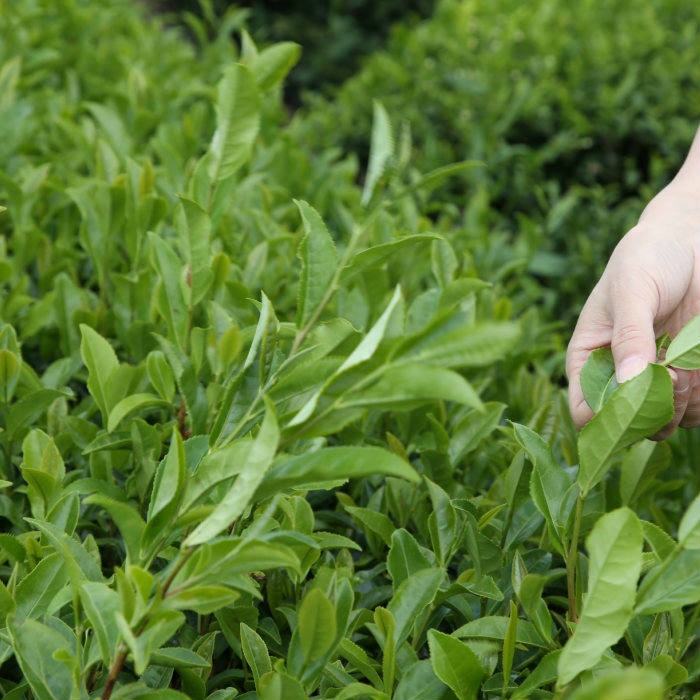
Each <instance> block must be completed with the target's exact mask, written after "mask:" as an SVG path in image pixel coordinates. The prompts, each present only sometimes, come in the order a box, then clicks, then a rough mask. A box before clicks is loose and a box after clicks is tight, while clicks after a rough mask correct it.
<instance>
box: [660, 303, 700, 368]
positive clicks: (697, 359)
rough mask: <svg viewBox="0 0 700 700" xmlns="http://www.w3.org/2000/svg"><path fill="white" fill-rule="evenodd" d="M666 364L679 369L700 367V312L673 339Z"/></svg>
mask: <svg viewBox="0 0 700 700" xmlns="http://www.w3.org/2000/svg"><path fill="white" fill-rule="evenodd" d="M664 364H665V365H670V366H671V367H677V368H678V369H700V314H698V315H697V316H696V317H695V318H693V319H692V320H691V321H690V322H688V323H687V324H686V325H685V326H684V327H683V328H682V329H681V331H680V333H679V334H678V335H677V336H676V337H675V338H674V339H673V340H672V341H671V344H670V345H669V346H668V349H667V350H666V359H665V360H664Z"/></svg>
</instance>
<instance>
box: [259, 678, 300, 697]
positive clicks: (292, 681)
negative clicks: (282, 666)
mask: <svg viewBox="0 0 700 700" xmlns="http://www.w3.org/2000/svg"><path fill="white" fill-rule="evenodd" d="M259 696H260V700H306V699H307V697H308V696H307V695H306V693H305V692H304V688H303V687H302V685H301V683H299V681H298V680H297V679H296V678H293V677H292V676H290V675H289V674H288V673H284V672H283V671H270V672H269V673H266V674H265V675H264V676H262V677H261V678H260V692H259Z"/></svg>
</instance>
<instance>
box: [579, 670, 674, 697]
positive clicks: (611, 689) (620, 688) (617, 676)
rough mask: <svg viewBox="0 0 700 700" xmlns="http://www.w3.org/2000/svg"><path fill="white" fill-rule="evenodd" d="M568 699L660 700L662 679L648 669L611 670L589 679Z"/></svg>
mask: <svg viewBox="0 0 700 700" xmlns="http://www.w3.org/2000/svg"><path fill="white" fill-rule="evenodd" d="M568 697H569V698H570V700H602V698H605V700H662V698H663V697H664V686H663V679H662V677H661V674H660V673H657V672H656V671H654V670H652V669H648V668H636V667H634V666H632V667H629V668H622V669H612V670H610V671H608V672H607V673H604V674H600V675H599V676H593V677H591V678H589V679H588V680H587V681H586V682H585V683H584V684H583V685H582V686H581V687H580V688H578V689H577V690H576V691H574V692H573V693H572V694H571V695H569V696H568Z"/></svg>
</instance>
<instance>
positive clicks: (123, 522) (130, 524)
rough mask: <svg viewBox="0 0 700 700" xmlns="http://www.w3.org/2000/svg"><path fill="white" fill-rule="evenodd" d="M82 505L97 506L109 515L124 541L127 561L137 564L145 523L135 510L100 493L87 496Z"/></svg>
mask: <svg viewBox="0 0 700 700" xmlns="http://www.w3.org/2000/svg"><path fill="white" fill-rule="evenodd" d="M84 503H85V504H86V505H88V504H95V505H98V506H100V507H102V508H104V509H105V510H106V511H107V512H108V513H109V515H110V517H111V518H112V520H114V522H115V524H116V526H117V528H119V533H120V534H121V536H122V539H123V540H124V549H125V550H126V558H127V561H128V562H129V563H131V564H139V563H140V558H139V548H140V543H141V538H142V537H143V530H144V528H145V527H146V523H144V521H143V518H142V517H141V515H140V514H139V512H138V511H137V510H136V508H134V507H133V506H131V505H129V504H128V503H123V502H122V501H117V500H115V499H113V498H110V497H109V496H106V495H104V494H101V493H95V494H93V495H92V496H88V498H86V499H85V500H84Z"/></svg>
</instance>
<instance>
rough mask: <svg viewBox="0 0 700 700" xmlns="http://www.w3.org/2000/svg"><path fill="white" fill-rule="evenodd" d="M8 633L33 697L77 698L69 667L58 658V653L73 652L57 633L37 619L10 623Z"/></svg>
mask: <svg viewBox="0 0 700 700" xmlns="http://www.w3.org/2000/svg"><path fill="white" fill-rule="evenodd" d="M8 622H9V624H8V628H7V629H8V632H9V634H10V639H11V643H12V648H13V650H14V652H15V657H16V659H17V661H18V663H19V666H20V668H21V669H22V674H23V675H24V678H26V680H27V682H28V683H29V686H30V687H31V689H32V691H33V693H34V696H35V697H37V698H42V700H49V698H54V700H66V699H67V698H72V697H76V695H75V693H76V692H77V690H76V688H75V687H74V685H73V678H72V674H71V671H70V668H69V667H68V666H66V665H65V664H64V663H63V662H62V661H59V660H58V659H57V658H56V657H55V656H54V654H55V652H57V651H58V650H65V651H66V652H68V653H69V654H70V653H72V652H73V650H72V649H71V648H70V646H69V642H68V640H67V639H66V638H65V637H64V636H63V635H62V634H61V633H60V632H58V631H56V630H55V629H53V628H52V627H49V626H48V625H45V624H43V623H41V622H38V621H36V620H25V622H23V623H22V624H21V625H18V624H16V623H15V622H13V621H12V619H11V618H10V620H9V621H8Z"/></svg>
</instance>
